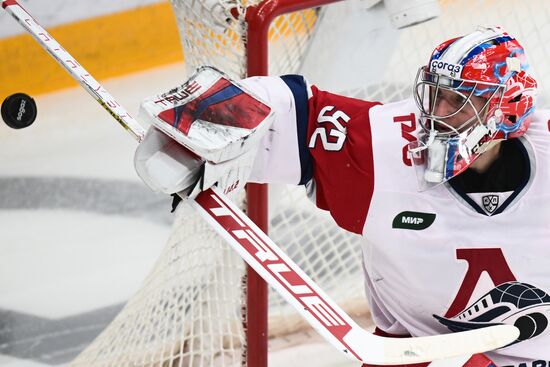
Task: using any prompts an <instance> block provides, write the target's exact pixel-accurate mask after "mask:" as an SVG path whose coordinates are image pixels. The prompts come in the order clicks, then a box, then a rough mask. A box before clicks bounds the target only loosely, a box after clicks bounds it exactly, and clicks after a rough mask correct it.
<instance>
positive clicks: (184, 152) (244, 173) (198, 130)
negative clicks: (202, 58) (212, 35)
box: [134, 67, 273, 198]
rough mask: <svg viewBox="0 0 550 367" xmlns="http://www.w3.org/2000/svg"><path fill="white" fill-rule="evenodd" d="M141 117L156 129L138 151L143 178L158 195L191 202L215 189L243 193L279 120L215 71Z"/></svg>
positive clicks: (153, 103) (144, 109) (149, 102)
mask: <svg viewBox="0 0 550 367" xmlns="http://www.w3.org/2000/svg"><path fill="white" fill-rule="evenodd" d="M140 116H141V118H142V120H146V122H148V123H150V124H151V125H152V127H151V128H150V129H149V131H148V132H147V134H146V136H145V139H144V141H143V142H142V143H141V144H140V145H139V147H138V149H137V151H136V155H135V159H134V162H135V167H136V170H137V172H138V175H139V176H140V177H141V178H142V179H143V181H144V182H145V183H146V184H147V185H148V186H149V187H150V188H152V189H153V190H154V191H160V192H163V193H166V194H176V193H177V194H178V195H180V196H182V197H191V198H194V197H195V196H196V195H198V193H199V192H201V191H204V190H206V189H208V188H210V187H212V186H213V185H217V186H218V187H220V188H221V189H222V190H223V191H224V192H225V193H226V194H229V193H231V192H234V191H237V190H238V189H239V188H242V187H243V186H244V185H245V184H246V181H247V179H248V177H249V176H250V173H251V171H252V166H253V163H254V157H255V155H256V151H257V149H258V146H259V145H260V142H261V141H262V139H263V137H264V136H265V134H266V133H267V132H268V129H269V126H270V125H271V123H272V120H273V112H272V111H271V108H270V107H269V106H268V105H267V104H266V103H265V102H263V101H261V100H260V99H259V98H258V97H257V96H255V95H254V94H253V93H252V92H251V91H249V90H246V88H245V87H244V86H242V85H240V84H239V83H237V82H235V81H233V80H231V79H230V78H229V77H228V76H226V75H225V74H223V73H221V72H220V71H219V70H217V69H214V68H211V67H202V68H200V69H199V70H198V71H197V73H195V74H194V75H193V76H192V77H191V78H190V79H189V80H188V81H187V82H186V83H185V84H183V85H181V86H180V87H178V88H176V89H173V90H171V91H169V92H168V93H165V94H161V95H158V96H154V97H151V98H148V99H146V100H145V101H144V102H143V103H142V104H141V110H140Z"/></svg>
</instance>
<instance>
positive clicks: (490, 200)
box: [481, 195, 499, 214]
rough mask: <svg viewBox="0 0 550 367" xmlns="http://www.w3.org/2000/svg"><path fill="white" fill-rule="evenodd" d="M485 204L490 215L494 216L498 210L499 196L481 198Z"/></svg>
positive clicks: (484, 206)
mask: <svg viewBox="0 0 550 367" xmlns="http://www.w3.org/2000/svg"><path fill="white" fill-rule="evenodd" d="M481 200H482V203H483V208H485V210H486V211H487V213H489V214H493V212H494V211H495V210H496V209H497V208H498V201H499V198H498V195H485V196H483V197H482V198H481Z"/></svg>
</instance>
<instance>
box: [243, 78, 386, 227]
mask: <svg viewBox="0 0 550 367" xmlns="http://www.w3.org/2000/svg"><path fill="white" fill-rule="evenodd" d="M244 83H245V84H246V86H247V87H248V88H250V89H251V90H252V91H253V92H255V93H257V94H258V96H259V97H260V98H263V99H264V100H265V101H266V102H267V103H268V104H270V105H271V107H272V108H273V109H274V111H275V120H274V123H273V125H272V128H271V130H270V132H269V134H268V135H267V136H266V137H265V138H264V140H263V142H262V144H261V146H260V149H259V151H258V155H257V157H256V160H255V163H254V168H253V172H252V176H251V181H252V182H283V183H290V184H301V185H306V186H307V187H308V191H309V192H310V194H311V195H312V198H313V199H314V201H315V203H316V205H317V206H318V207H319V208H321V209H324V210H328V211H329V212H330V213H331V215H332V217H333V218H334V220H335V221H336V223H337V224H338V225H339V226H340V227H342V228H344V229H346V230H348V231H351V232H354V233H358V234H361V233H362V230H363V225H364V223H365V219H366V215H367V212H368V208H369V204H370V200H371V198H372V191H373V188H374V172H373V170H374V168H373V158H372V139H371V130H370V122H369V110H370V108H372V107H374V106H376V105H378V104H379V103H376V102H367V101H362V100H359V99H354V98H348V97H344V96H339V95H336V94H332V93H328V92H324V91H321V90H319V89H318V88H316V87H315V86H309V85H308V84H307V82H306V81H305V79H304V78H303V77H302V76H299V75H285V76H282V77H280V78H269V77H259V78H250V79H246V80H244Z"/></svg>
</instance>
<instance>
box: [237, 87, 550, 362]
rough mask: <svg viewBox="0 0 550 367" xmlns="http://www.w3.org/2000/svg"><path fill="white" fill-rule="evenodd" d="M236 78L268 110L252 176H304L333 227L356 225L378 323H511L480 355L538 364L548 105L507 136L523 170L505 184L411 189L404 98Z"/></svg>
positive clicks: (544, 334)
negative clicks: (470, 189)
mask: <svg viewBox="0 0 550 367" xmlns="http://www.w3.org/2000/svg"><path fill="white" fill-rule="evenodd" d="M244 83H245V84H246V85H247V87H248V88H250V89H251V90H253V91H254V92H255V93H257V94H258V95H259V96H260V97H261V98H263V99H265V100H266V101H268V102H269V104H270V105H271V106H272V107H273V109H274V110H275V114H276V121H275V122H274V125H273V131H272V132H271V133H270V134H269V135H268V136H267V137H266V138H265V139H264V142H263V145H264V146H263V147H261V148H260V150H259V153H258V157H257V159H256V162H255V168H254V171H253V174H252V181H256V182H285V183H290V184H299V183H300V184H306V185H308V187H309V189H310V190H311V192H312V193H313V194H312V195H314V199H315V201H316V203H317V205H318V207H319V208H321V209H324V210H328V211H330V213H331V215H332V217H333V218H334V220H335V221H336V223H338V225H339V226H340V227H342V228H344V229H347V230H349V231H351V232H355V233H359V234H362V235H363V237H364V241H363V255H364V256H363V263H364V268H365V285H366V290H367V297H368V300H369V303H370V307H371V312H372V315H373V318H374V322H375V324H376V325H377V327H378V328H380V329H381V330H383V331H385V332H387V333H390V334H396V335H412V336H425V335H433V334H441V333H448V332H450V331H458V330H464V329H468V328H474V327H477V326H480V325H486V324H491V323H509V324H516V325H518V327H520V330H521V338H522V340H521V341H518V342H516V343H515V344H513V345H510V346H508V347H505V348H501V349H500V350H497V351H494V352H491V353H488V354H487V355H488V356H489V357H490V358H491V359H492V360H493V361H494V362H495V363H496V364H497V365H498V366H520V367H545V366H547V365H548V364H549V363H550V362H549V361H550V348H549V346H550V325H549V324H550V323H549V322H548V320H549V319H550V296H548V294H547V293H546V292H550V266H548V259H550V193H549V192H550V191H549V188H550V169H549V168H550V132H549V121H550V111H539V112H536V113H535V115H534V119H533V122H532V123H531V127H530V128H529V130H528V132H527V133H526V134H525V136H524V137H522V138H519V139H517V144H519V145H518V149H519V151H521V152H522V154H523V156H524V160H525V164H526V166H527V167H528V169H527V170H526V177H525V179H524V181H523V183H522V184H521V185H520V187H519V188H518V189H517V190H516V191H514V192H505V193H500V192H497V193H476V194H469V195H468V194H464V193H460V192H457V191H456V190H455V189H454V188H453V186H452V184H450V183H446V184H442V185H439V186H437V187H435V188H433V189H430V190H428V191H425V192H418V191H417V181H416V175H415V171H414V168H413V167H412V166H411V165H410V162H409V158H408V155H407V151H406V148H405V146H406V145H407V143H409V142H410V141H411V140H414V139H415V138H414V136H415V131H416V129H417V121H418V116H419V114H418V110H417V108H416V106H415V104H414V102H413V101H412V100H405V101H402V102H397V103H391V104H385V105H382V104H379V103H373V102H367V101H361V100H357V99H351V98H346V97H342V96H338V95H334V94H331V93H327V92H323V91H320V90H318V89H317V88H315V87H309V86H308V85H307V84H306V82H305V81H304V80H303V78H302V77H299V76H286V77H281V78H270V77H266V78H251V79H247V80H245V81H244Z"/></svg>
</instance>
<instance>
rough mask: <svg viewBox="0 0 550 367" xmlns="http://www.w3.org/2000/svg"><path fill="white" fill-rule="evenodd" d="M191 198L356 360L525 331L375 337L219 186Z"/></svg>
mask: <svg viewBox="0 0 550 367" xmlns="http://www.w3.org/2000/svg"><path fill="white" fill-rule="evenodd" d="M2 7H3V8H4V9H6V11H7V12H8V13H10V14H11V15H12V16H13V17H14V18H15V19H16V20H17V21H18V22H19V23H20V24H21V25H22V26H23V27H24V28H25V29H26V30H27V31H28V32H29V33H30V34H31V35H32V36H33V37H34V38H35V39H36V41H37V42H38V43H39V44H40V45H41V46H42V47H43V48H45V49H46V51H48V53H50V55H51V56H52V57H53V58H54V59H55V60H57V61H58V62H59V64H61V66H63V67H64V68H65V69H66V70H67V71H68V72H69V74H71V76H72V77H73V78H75V79H76V80H77V81H78V82H79V83H80V84H81V85H82V86H83V87H84V89H86V90H87V91H88V92H89V93H90V94H91V95H92V96H93V97H94V98H95V99H96V101H98V102H99V103H100V104H101V105H102V106H103V107H104V108H105V109H106V110H107V111H108V112H109V114H111V116H112V117H113V118H114V119H115V120H117V121H118V122H119V123H120V124H121V125H122V126H123V127H124V128H125V129H126V130H128V131H129V132H130V134H131V135H132V136H133V137H134V138H135V139H137V140H138V142H141V141H142V140H143V138H144V136H145V131H144V129H143V127H142V126H141V125H140V124H139V123H138V122H137V121H136V120H135V119H134V118H133V117H131V116H130V114H129V113H128V112H127V111H126V110H125V109H124V108H123V107H122V106H121V105H120V104H119V103H118V102H117V101H116V100H115V99H114V98H113V97H112V96H111V95H110V94H109V93H108V92H107V91H106V90H105V88H103V87H102V86H101V84H99V83H98V82H97V81H96V80H95V79H94V78H93V77H92V76H91V75H90V74H89V73H88V72H87V71H86V70H85V69H84V68H83V67H82V66H81V65H80V64H78V62H77V61H76V60H75V59H74V58H73V57H72V56H71V55H70V54H69V53H68V52H67V51H65V50H64V49H63V47H61V45H59V43H57V42H56V41H55V40H54V39H53V37H52V36H51V35H50V34H48V32H46V31H45V30H44V29H43V28H42V27H41V26H40V25H39V24H38V23H37V22H36V21H35V20H34V19H33V17H32V16H31V15H30V14H29V13H28V12H27V11H26V10H25V9H23V7H21V6H20V5H19V4H18V2H17V0H4V1H2ZM190 203H191V205H192V206H193V207H194V208H195V209H197V211H198V213H199V214H200V215H201V216H202V217H203V218H204V219H205V220H206V221H207V222H208V223H209V224H210V225H211V226H212V227H213V228H214V229H215V230H216V231H217V232H218V233H219V234H220V235H221V236H222V237H223V238H224V239H225V240H227V242H228V243H229V244H230V245H231V247H232V248H233V249H234V250H236V251H237V252H238V253H239V254H240V256H241V257H242V258H243V259H244V260H245V261H246V262H247V263H248V264H249V265H250V266H251V267H252V268H253V269H254V270H255V271H256V272H257V273H258V274H259V275H260V276H261V277H262V278H263V279H264V280H265V281H266V282H267V283H268V284H269V285H270V286H272V287H273V288H274V289H275V290H276V291H277V292H278V293H280V294H281V295H282V296H283V297H284V298H285V299H286V300H287V301H288V302H289V303H291V304H292V305H293V306H294V307H295V308H296V310H297V311H298V312H299V313H300V314H301V315H302V316H303V317H304V318H305V319H306V320H307V321H308V322H309V323H310V324H311V326H312V327H313V328H314V329H315V330H316V331H317V332H318V333H319V334H321V335H322V336H323V337H324V338H325V339H326V340H327V341H328V342H329V343H330V344H331V345H333V346H334V347H335V348H337V349H339V350H340V351H342V352H344V353H345V354H346V355H347V356H348V357H349V358H351V359H354V360H357V361H360V362H363V363H368V364H378V365H388V364H409V363H418V362H429V361H435V362H432V364H431V365H432V366H437V367H443V366H445V367H450V366H462V365H463V363H464V362H466V360H468V359H469V357H470V355H471V354H475V353H482V352H485V351H489V350H493V349H496V348H499V347H502V346H504V345H507V344H509V343H511V342H513V341H514V340H516V338H517V337H518V335H519V330H518V329H517V328H516V327H514V326H511V325H496V326H490V327H486V328H482V329H477V330H472V331H464V332H458V333H451V334H444V335H435V336H426V337H414V338H402V339H401V338H400V339H395V338H386V337H380V336H376V335H373V334H371V333H369V332H368V331H366V330H364V329H362V328H361V327H359V326H358V325H357V324H356V323H355V322H354V321H353V320H352V319H351V318H350V317H349V316H348V315H347V314H346V313H345V312H344V311H343V310H342V309H341V308H340V307H339V306H338V305H337V304H336V303H335V302H334V301H332V300H331V299H330V298H329V297H328V296H327V295H326V294H325V293H324V292H323V291H322V290H321V289H320V288H319V287H318V286H317V285H316V284H315V283H314V282H313V281H312V280H311V279H310V278H309V277H308V276H307V275H306V274H305V273H304V272H303V271H302V270H301V269H300V268H299V267H298V266H297V265H296V264H295V263H294V262H293V261H292V260H291V259H290V258H289V257H288V256H287V255H286V254H285V253H284V252H283V251H282V250H281V249H280V248H279V247H278V246H277V245H276V244H275V243H274V242H273V241H272V240H271V239H270V238H269V237H268V236H267V235H266V234H265V233H263V232H262V231H261V230H260V229H259V228H258V227H257V226H256V225H255V224H254V223H253V222H252V221H251V220H250V218H248V217H247V216H246V215H245V214H244V213H242V211H240V209H239V208H237V206H236V205H234V204H233V203H231V201H230V200H229V199H228V198H227V197H226V196H225V195H224V194H223V193H222V192H221V191H220V190H218V189H217V188H215V187H213V188H211V189H208V190H206V191H204V192H202V193H200V194H199V195H198V196H197V198H196V199H195V200H194V201H192V200H191V201H190ZM451 357H452V358H451Z"/></svg>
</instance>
